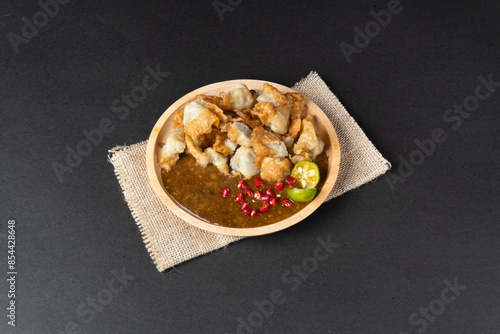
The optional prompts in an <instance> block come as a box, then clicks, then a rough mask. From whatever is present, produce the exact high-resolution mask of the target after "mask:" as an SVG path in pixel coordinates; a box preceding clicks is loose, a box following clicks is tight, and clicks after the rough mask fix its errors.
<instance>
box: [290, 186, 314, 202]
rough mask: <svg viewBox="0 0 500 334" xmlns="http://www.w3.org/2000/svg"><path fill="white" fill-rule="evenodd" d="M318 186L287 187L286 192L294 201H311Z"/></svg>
mask: <svg viewBox="0 0 500 334" xmlns="http://www.w3.org/2000/svg"><path fill="white" fill-rule="evenodd" d="M316 192H317V190H316V188H307V189H300V188H290V189H287V191H286V194H287V195H288V197H289V198H290V199H291V200H292V201H294V202H309V201H312V200H313V199H314V197H315V196H316Z"/></svg>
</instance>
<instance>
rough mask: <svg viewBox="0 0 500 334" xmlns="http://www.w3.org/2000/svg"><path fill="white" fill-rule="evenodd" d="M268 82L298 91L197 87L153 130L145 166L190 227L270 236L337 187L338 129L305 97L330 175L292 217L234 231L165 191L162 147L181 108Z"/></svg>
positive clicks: (307, 212)
mask: <svg viewBox="0 0 500 334" xmlns="http://www.w3.org/2000/svg"><path fill="white" fill-rule="evenodd" d="M266 82H267V83H269V84H271V85H272V86H274V87H276V88H277V89H278V90H279V91H281V92H282V93H288V92H295V91H294V90H292V89H290V88H288V87H285V86H283V85H280V84H277V83H273V82H269V81H262V80H246V79H243V80H229V81H223V82H218V83H214V84H211V85H207V86H204V87H201V88H198V89H196V90H194V91H192V92H191V93H189V94H186V95H184V96H183V97H181V98H180V99H179V100H177V101H176V102H175V103H174V104H172V105H171V106H170V107H169V108H168V109H167V110H166V111H165V112H164V113H163V115H162V116H161V117H160V119H158V121H157V122H156V125H155V126H154V128H153V131H151V135H150V136H149V142H148V147H147V154H146V165H147V170H148V176H149V179H150V181H151V185H152V186H153V189H154V190H155V192H156V194H157V195H158V196H159V197H160V199H161V200H162V201H163V203H165V205H166V206H167V207H168V208H169V209H170V210H171V211H172V212H173V213H174V214H176V215H177V216H178V217H180V218H181V219H183V220H185V221H186V222H188V223H189V224H192V225H194V226H196V227H199V228H201V229H204V230H206V231H210V232H215V233H219V234H225V235H233V236H244V237H248V236H257V235H263V234H269V233H273V232H277V231H280V230H282V229H285V228H287V227H290V226H292V225H294V224H297V223H298V222H300V221H301V220H303V219H304V218H306V217H307V216H309V215H310V214H311V213H313V212H314V210H316V209H317V208H318V207H319V206H320V205H321V204H322V203H323V202H324V201H325V199H326V197H327V196H328V194H329V193H330V191H331V190H332V188H333V185H334V184H335V181H336V179H337V175H338V173H339V166H340V145H339V140H338V138H337V134H336V133H335V129H334V128H333V126H332V123H330V121H329V119H328V117H326V115H325V114H324V113H323V112H322V111H321V109H320V108H319V107H318V106H317V105H316V104H315V103H314V102H312V101H311V100H309V99H308V98H307V97H304V99H305V101H306V103H307V113H308V114H312V115H313V116H314V126H315V129H316V132H317V134H318V135H319V137H321V139H322V140H323V141H324V142H325V151H326V154H327V156H328V174H327V175H326V179H325V183H324V184H323V188H322V189H321V191H320V192H319V193H318V194H317V196H316V198H315V199H314V200H312V201H311V202H310V203H309V204H308V205H307V206H306V207H305V208H303V209H302V210H300V211H299V212H297V213H296V214H294V215H293V216H290V217H288V218H287V219H283V220H281V221H278V222H276V223H273V224H269V225H266V226H260V227H252V228H234V227H224V226H219V225H214V224H211V223H208V222H206V221H204V220H202V219H200V218H198V217H196V216H194V215H193V214H191V213H190V212H188V211H186V210H185V209H184V208H182V207H180V206H179V205H177V203H176V202H175V201H174V200H173V199H172V198H171V197H170V194H168V192H167V191H166V190H165V187H164V185H163V181H162V177H161V167H160V164H159V161H160V158H161V154H162V146H163V144H165V142H166V140H167V137H168V135H169V134H170V131H171V125H172V117H171V116H172V115H173V114H174V113H175V112H176V111H177V110H178V109H180V108H183V107H184V106H185V105H186V104H187V103H188V102H191V101H192V100H193V98H194V97H195V96H196V95H198V94H205V95H217V96H218V95H219V92H221V91H224V92H229V91H231V90H232V89H234V87H235V86H236V85H237V84H239V83H243V84H245V85H247V87H248V88H249V89H254V90H262V88H263V86H264V83H266ZM321 177H322V178H325V175H321Z"/></svg>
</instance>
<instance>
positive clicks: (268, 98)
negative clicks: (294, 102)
mask: <svg viewBox="0 0 500 334" xmlns="http://www.w3.org/2000/svg"><path fill="white" fill-rule="evenodd" d="M257 101H258V102H269V103H271V104H272V105H273V106H274V107H279V106H282V105H285V104H286V103H287V102H288V98H287V97H286V95H283V94H281V92H280V91H279V90H277V89H276V88H274V87H273V86H271V85H270V84H268V83H265V84H264V87H263V89H262V93H261V94H260V95H259V96H258V97H257Z"/></svg>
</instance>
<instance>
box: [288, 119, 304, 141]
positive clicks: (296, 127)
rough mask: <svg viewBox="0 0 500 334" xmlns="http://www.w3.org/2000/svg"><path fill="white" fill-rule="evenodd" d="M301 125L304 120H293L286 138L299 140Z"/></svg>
mask: <svg viewBox="0 0 500 334" xmlns="http://www.w3.org/2000/svg"><path fill="white" fill-rule="evenodd" d="M301 124H302V120H301V119H300V118H296V119H294V120H292V123H290V127H289V128H288V133H287V135H286V136H287V137H290V138H293V139H295V138H297V135H298V134H299V132H300V127H301Z"/></svg>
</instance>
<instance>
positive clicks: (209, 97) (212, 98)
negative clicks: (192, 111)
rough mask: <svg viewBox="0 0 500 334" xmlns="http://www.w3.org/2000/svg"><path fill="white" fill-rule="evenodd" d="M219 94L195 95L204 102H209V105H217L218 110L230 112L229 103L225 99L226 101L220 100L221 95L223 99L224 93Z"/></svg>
mask: <svg viewBox="0 0 500 334" xmlns="http://www.w3.org/2000/svg"><path fill="white" fill-rule="evenodd" d="M220 94H221V96H215V95H204V94H200V95H197V97H201V98H202V99H203V100H204V101H207V102H211V103H213V104H215V105H217V106H218V107H219V108H221V109H222V110H224V111H229V110H232V107H231V103H229V101H228V100H227V98H226V99H225V98H222V95H223V94H224V97H225V93H224V92H221V93H220Z"/></svg>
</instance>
